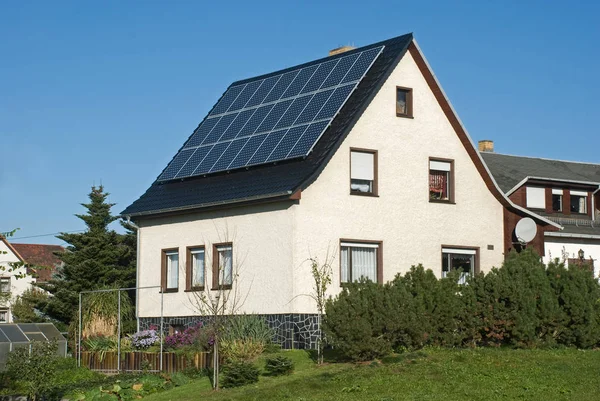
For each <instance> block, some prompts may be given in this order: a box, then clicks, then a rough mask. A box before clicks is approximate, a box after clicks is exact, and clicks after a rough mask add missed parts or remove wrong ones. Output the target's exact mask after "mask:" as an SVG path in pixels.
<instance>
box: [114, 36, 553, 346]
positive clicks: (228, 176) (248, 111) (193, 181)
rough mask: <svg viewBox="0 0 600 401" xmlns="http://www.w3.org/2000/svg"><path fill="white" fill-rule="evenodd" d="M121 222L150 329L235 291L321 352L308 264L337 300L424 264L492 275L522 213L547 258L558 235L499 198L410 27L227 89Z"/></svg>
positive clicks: (286, 338) (283, 331) (140, 310)
mask: <svg viewBox="0 0 600 401" xmlns="http://www.w3.org/2000/svg"><path fill="white" fill-rule="evenodd" d="M122 217H123V218H125V219H130V220H131V221H133V222H134V223H135V224H137V226H138V227H139V228H138V255H139V257H138V269H137V274H138V276H137V285H138V287H143V288H144V289H143V290H139V291H138V296H137V308H136V310H137V314H138V319H139V320H138V321H139V324H140V327H141V328H147V327H148V326H149V325H151V324H158V323H159V322H160V316H161V310H162V313H163V316H164V318H165V320H164V322H165V324H166V325H167V326H171V327H176V326H180V325H181V326H185V325H190V324H193V322H194V321H196V320H198V316H199V315H201V314H202V312H201V311H200V310H199V308H197V307H195V305H196V304H195V303H194V300H195V299H197V296H198V294H199V293H200V294H211V293H212V292H214V291H218V290H226V291H230V292H233V291H237V294H239V298H238V299H241V300H243V302H240V304H239V306H240V307H239V308H236V310H235V311H233V312H237V313H243V312H246V313H254V314H259V315H262V316H265V318H266V319H267V321H268V322H269V324H271V325H272V326H273V327H275V328H276V329H277V339H276V340H277V341H278V342H280V343H281V344H282V345H283V346H284V347H314V346H315V345H316V338H317V334H318V318H317V315H316V306H315V303H314V301H313V300H312V299H311V298H310V297H309V296H307V295H309V294H310V293H311V292H312V288H313V279H312V276H311V272H310V266H309V264H308V263H307V259H308V258H318V260H319V261H320V263H323V262H325V261H326V260H329V261H331V265H332V267H333V276H332V285H331V288H330V291H329V295H335V294H336V293H338V292H339V291H340V290H341V287H342V286H343V285H344V283H346V282H349V281H353V280H357V279H358V278H360V277H366V278H368V279H371V280H373V281H377V282H385V281H388V280H391V279H393V278H394V276H395V275H396V274H398V273H405V272H407V271H408V270H409V269H410V267H411V265H416V264H418V263H422V264H423V265H424V266H425V267H427V268H430V269H432V270H433V271H434V272H435V274H436V275H438V276H440V277H441V276H444V275H445V274H446V273H447V272H448V271H450V270H460V271H461V272H463V273H465V274H471V273H475V272H478V271H487V270H489V269H491V268H492V267H493V266H499V265H500V264H501V263H502V261H503V258H504V254H505V253H506V252H507V251H508V250H510V249H511V248H513V247H514V243H513V241H512V235H513V230H514V228H515V225H516V224H517V222H519V221H520V219H523V218H529V219H532V221H533V224H534V225H535V226H536V228H537V235H536V236H535V238H533V240H532V242H531V244H532V246H534V247H536V248H538V249H539V250H540V252H543V248H544V241H543V239H544V233H545V232H547V231H556V230H558V229H559V228H560V225H559V224H557V223H555V222H553V221H551V220H549V219H547V218H546V217H543V216H540V215H539V214H537V213H534V212H532V211H529V210H527V209H526V208H524V207H521V206H519V205H516V204H515V203H514V202H513V201H511V200H510V199H509V198H508V197H507V196H506V195H505V194H504V193H503V192H502V191H501V190H500V188H499V187H498V185H497V183H496V182H495V181H494V178H493V177H492V176H491V175H490V173H489V171H488V169H487V167H486V165H485V163H484V161H483V159H482V158H481V157H480V155H479V152H478V150H477V148H476V147H475V146H474V145H473V143H472V141H471V139H470V137H469V136H468V134H467V132H466V130H465V128H464V126H463V125H462V124H461V122H460V120H459V118H458V116H457V115H456V113H455V112H454V110H453V108H452V106H451V105H450V103H449V101H448V99H447V97H446V95H445V94H444V92H443V90H442V89H441V86H440V84H439V82H438V81H437V79H436V78H435V75H434V74H433V72H432V70H431V68H430V66H429V65H428V63H427V61H426V60H425V57H424V56H423V53H422V52H421V50H420V48H419V46H418V45H417V43H416V41H415V40H414V38H413V35H412V34H407V35H403V36H400V37H396V38H393V39H389V40H385V41H383V42H379V43H375V44H372V45H369V46H365V47H361V48H357V49H352V50H348V49H347V48H344V49H336V51H334V52H333V54H332V55H330V56H329V57H326V58H323V59H319V60H315V61H311V62H309V63H306V64H302V65H299V66H295V67H290V68H287V69H284V70H281V71H276V72H273V73H270V74H265V75H261V76H258V77H254V78H250V79H245V80H241V81H237V82H234V83H233V84H231V85H230V86H229V88H228V89H227V90H226V92H225V93H224V94H223V96H222V97H221V98H220V99H219V100H218V101H217V103H216V104H215V106H214V107H213V108H212V109H211V110H210V111H209V112H208V114H207V116H206V117H205V118H204V120H202V122H201V123H200V125H199V126H198V128H196V130H195V131H194V132H193V133H192V135H191V136H190V137H189V138H188V139H187V140H186V141H185V143H184V145H183V146H182V148H181V149H180V150H179V152H178V153H177V154H176V155H175V157H174V158H173V159H172V161H171V162H170V163H169V165H168V166H167V167H166V168H165V169H164V170H163V171H162V172H161V174H160V175H159V176H158V178H157V179H156V181H155V182H154V183H153V184H152V185H151V186H150V188H148V190H147V191H146V192H145V193H144V194H143V195H142V196H141V197H140V198H139V199H138V200H136V201H135V202H133V204H131V205H130V206H129V207H127V208H126V209H125V210H124V211H123V212H122ZM155 286H160V287H161V288H162V291H160V290H159V289H158V288H147V287H155ZM161 299H162V303H161ZM161 305H162V306H161Z"/></svg>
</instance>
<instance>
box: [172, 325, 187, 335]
mask: <svg viewBox="0 0 600 401" xmlns="http://www.w3.org/2000/svg"><path fill="white" fill-rule="evenodd" d="M184 331H185V326H184V325H182V324H171V325H169V335H170V336H172V335H174V334H179V333H183V332H184Z"/></svg>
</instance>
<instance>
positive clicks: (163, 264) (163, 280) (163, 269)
mask: <svg viewBox="0 0 600 401" xmlns="http://www.w3.org/2000/svg"><path fill="white" fill-rule="evenodd" d="M160 252H161V258H160V259H161V260H160V291H161V292H165V293H166V292H178V291H179V272H177V287H176V288H167V253H168V252H177V256H178V259H179V263H181V258H179V255H180V253H179V248H165V249H161V251H160ZM179 263H178V266H177V268H178V269H179Z"/></svg>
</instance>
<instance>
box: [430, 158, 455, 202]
mask: <svg viewBox="0 0 600 401" xmlns="http://www.w3.org/2000/svg"><path fill="white" fill-rule="evenodd" d="M453 172H454V161H453V160H445V159H441V160H434V159H430V160H429V200H430V201H444V202H454V188H453V185H454V182H453V181H454V174H453Z"/></svg>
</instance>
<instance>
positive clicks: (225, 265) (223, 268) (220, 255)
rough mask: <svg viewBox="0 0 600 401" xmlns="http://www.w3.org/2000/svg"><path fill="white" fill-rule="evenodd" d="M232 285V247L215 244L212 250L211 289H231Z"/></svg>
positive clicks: (230, 245)
mask: <svg viewBox="0 0 600 401" xmlns="http://www.w3.org/2000/svg"><path fill="white" fill-rule="evenodd" d="M232 284H233V246H232V244H216V245H214V248H213V289H218V288H225V289H229V288H231V285H232Z"/></svg>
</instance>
